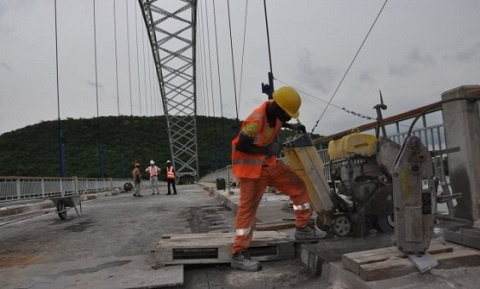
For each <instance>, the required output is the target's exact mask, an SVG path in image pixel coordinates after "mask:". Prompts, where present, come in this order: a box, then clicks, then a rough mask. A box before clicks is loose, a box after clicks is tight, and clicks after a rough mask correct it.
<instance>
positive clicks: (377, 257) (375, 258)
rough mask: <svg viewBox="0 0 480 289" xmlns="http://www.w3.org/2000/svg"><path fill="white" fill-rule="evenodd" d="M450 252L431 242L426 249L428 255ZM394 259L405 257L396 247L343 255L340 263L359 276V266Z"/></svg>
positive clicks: (446, 247) (442, 246)
mask: <svg viewBox="0 0 480 289" xmlns="http://www.w3.org/2000/svg"><path fill="white" fill-rule="evenodd" d="M452 250H453V249H452V248H451V247H450V246H447V245H443V244H441V243H437V242H432V244H431V245H430V247H429V248H428V253H430V254H432V255H433V254H439V253H444V252H451V251H452ZM394 258H406V255H405V253H403V252H402V251H400V250H399V249H398V248H397V247H385V248H379V249H374V250H368V251H361V252H353V253H348V254H344V255H343V256H342V263H343V266H344V267H345V268H346V269H348V270H350V271H352V272H353V273H355V274H357V275H358V274H360V266H361V265H364V264H370V263H376V262H382V261H388V260H390V259H394Z"/></svg>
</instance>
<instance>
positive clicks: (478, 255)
mask: <svg viewBox="0 0 480 289" xmlns="http://www.w3.org/2000/svg"><path fill="white" fill-rule="evenodd" d="M428 253H430V254H431V255H432V256H433V257H434V258H435V259H437V260H438V263H439V267H441V266H442V264H443V265H445V266H446V265H447V264H448V263H450V264H451V263H452V262H453V263H455V264H456V265H457V266H459V265H460V264H461V263H462V262H464V263H465V266H472V265H480V251H476V250H470V249H463V250H459V249H457V250H454V249H453V247H452V246H449V245H446V244H441V243H437V242H436V243H433V242H432V244H431V245H430V247H429V249H428ZM342 262H343V266H344V267H345V268H346V269H348V270H349V271H351V272H353V273H355V274H357V275H359V276H360V277H361V278H362V279H363V280H365V281H374V280H381V279H388V278H394V277H400V276H403V275H406V274H409V273H412V272H417V269H416V267H415V265H414V264H413V263H412V262H411V261H410V260H409V259H408V257H407V255H406V254H404V253H403V252H401V251H400V250H398V248H397V247H387V248H380V249H375V250H368V251H362V252H354V253H348V254H344V255H343V256H342Z"/></svg>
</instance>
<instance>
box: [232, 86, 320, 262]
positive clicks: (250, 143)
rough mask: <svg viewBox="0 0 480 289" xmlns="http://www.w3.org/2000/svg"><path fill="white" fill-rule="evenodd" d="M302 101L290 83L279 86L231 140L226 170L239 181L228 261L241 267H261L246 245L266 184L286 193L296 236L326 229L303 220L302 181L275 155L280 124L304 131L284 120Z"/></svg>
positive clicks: (315, 236) (307, 237) (307, 209)
mask: <svg viewBox="0 0 480 289" xmlns="http://www.w3.org/2000/svg"><path fill="white" fill-rule="evenodd" d="M301 103H302V100H301V98H300V95H299V94H298V92H297V91H296V90H295V89H293V88H292V87H288V86H284V87H281V88H279V89H278V90H276V91H274V92H273V100H267V101H265V102H264V103H263V104H262V105H261V106H260V107H258V108H256V109H255V110H254V111H253V112H252V113H251V114H250V115H249V116H248V117H247V119H245V121H244V122H243V124H242V127H241V129H240V132H239V133H238V135H237V136H236V137H235V138H234V139H233V141H232V170H233V174H234V175H235V177H236V178H237V179H238V180H239V181H240V201H239V205H238V209H237V217H236V221H235V229H236V236H235V240H234V242H233V245H232V254H233V256H232V260H231V263H230V264H231V266H232V267H233V268H236V269H240V270H245V271H258V270H261V269H262V266H261V264H260V262H258V261H254V260H251V259H250V257H249V254H248V248H249V247H250V245H251V242H252V237H253V230H254V227H255V218H256V214H257V209H258V205H259V203H260V201H261V199H262V195H263V194H264V193H265V189H266V187H267V186H268V185H270V186H273V187H275V188H276V189H278V191H280V192H282V193H284V194H286V195H288V196H290V198H291V200H292V202H293V209H294V213H295V225H296V230H295V239H296V241H297V242H312V241H318V240H319V239H322V238H324V237H325V236H326V233H325V232H323V231H320V230H318V229H314V228H311V227H309V226H308V222H309V219H310V216H311V214H312V209H311V205H310V200H309V197H308V193H307V187H306V185H305V182H304V181H303V180H302V179H301V178H300V177H299V176H298V175H297V174H296V173H295V172H294V171H293V170H292V169H291V168H290V167H289V166H287V165H286V164H284V163H283V162H281V161H277V158H276V156H277V155H278V154H280V150H281V149H280V145H279V144H278V143H277V142H275V138H276V136H277V134H278V132H279V130H280V128H281V127H285V128H289V129H292V130H297V131H300V132H302V133H305V132H306V130H305V126H304V125H302V124H300V123H287V122H288V121H289V120H290V119H291V118H298V116H299V111H298V109H299V108H300V106H301Z"/></svg>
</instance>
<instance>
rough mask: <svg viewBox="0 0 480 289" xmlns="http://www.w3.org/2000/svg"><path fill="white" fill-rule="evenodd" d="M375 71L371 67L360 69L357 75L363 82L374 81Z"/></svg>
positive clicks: (372, 82) (369, 82) (370, 82)
mask: <svg viewBox="0 0 480 289" xmlns="http://www.w3.org/2000/svg"><path fill="white" fill-rule="evenodd" d="M374 75H375V72H374V71H373V70H371V69H367V70H362V71H361V72H360V74H359V76H358V80H359V81H360V82H361V83H363V84H374V83H375V76H374Z"/></svg>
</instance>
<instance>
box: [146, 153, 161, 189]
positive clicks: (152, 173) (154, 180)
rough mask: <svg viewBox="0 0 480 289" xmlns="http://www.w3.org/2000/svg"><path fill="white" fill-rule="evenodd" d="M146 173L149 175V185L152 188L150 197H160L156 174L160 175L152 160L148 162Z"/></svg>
mask: <svg viewBox="0 0 480 289" xmlns="http://www.w3.org/2000/svg"><path fill="white" fill-rule="evenodd" d="M145 171H146V172H148V174H149V175H150V185H151V186H152V195H155V192H157V195H160V190H159V189H158V174H160V168H159V167H157V166H156V165H155V162H154V161H153V160H151V161H150V166H149V167H147V168H146V169H145Z"/></svg>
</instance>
